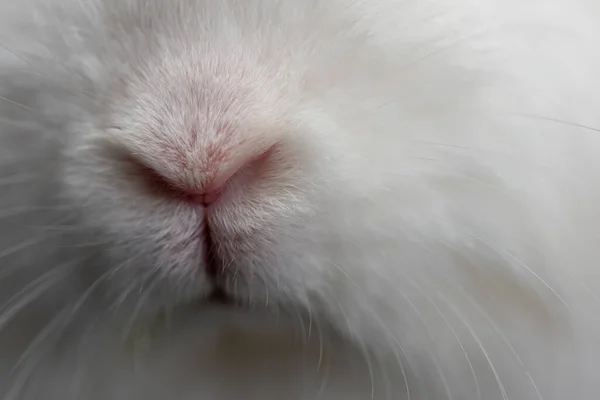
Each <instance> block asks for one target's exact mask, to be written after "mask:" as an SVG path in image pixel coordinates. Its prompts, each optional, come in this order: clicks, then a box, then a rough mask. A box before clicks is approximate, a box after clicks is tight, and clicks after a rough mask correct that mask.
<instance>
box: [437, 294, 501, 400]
mask: <svg viewBox="0 0 600 400" xmlns="http://www.w3.org/2000/svg"><path fill="white" fill-rule="evenodd" d="M436 294H437V295H438V296H439V297H441V298H442V299H443V300H444V302H445V304H446V305H447V306H448V307H450V308H451V309H452V311H454V314H455V315H456V316H457V317H458V318H459V319H460V320H461V321H462V323H463V324H464V325H465V327H466V328H467V329H468V330H469V333H470V334H471V336H472V337H473V339H475V341H476V342H477V345H478V346H479V348H480V349H481V352H482V353H483V356H484V357H485V359H486V360H487V362H488V364H489V366H490V368H491V370H492V373H493V374H494V377H495V378H496V382H497V384H498V387H499V388H500V392H501V393H502V398H503V399H504V400H508V395H507V394H506V389H505V388H504V385H503V384H502V380H501V379H500V375H499V374H498V371H497V370H496V367H495V366H494V363H493V362H492V359H491V357H490V355H489V353H488V352H487V350H486V349H485V347H484V346H483V343H482V342H481V339H480V338H479V336H478V335H477V334H476V333H475V330H474V329H473V327H472V326H471V324H470V323H469V321H467V319H466V318H465V316H464V315H463V314H462V313H461V312H460V310H458V309H457V307H455V306H454V305H453V304H452V303H451V302H450V300H449V299H448V298H447V297H446V296H444V295H443V294H442V293H441V292H440V291H437V293H436Z"/></svg>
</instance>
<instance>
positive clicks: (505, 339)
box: [458, 287, 543, 400]
mask: <svg viewBox="0 0 600 400" xmlns="http://www.w3.org/2000/svg"><path fill="white" fill-rule="evenodd" d="M458 289H459V292H460V293H461V294H462V296H463V297H464V298H465V299H467V301H469V303H471V304H472V305H473V306H474V307H475V308H476V309H477V310H478V311H479V312H480V313H481V314H482V315H483V316H484V318H485V319H486V320H487V321H488V322H489V323H490V325H492V328H494V330H495V331H496V332H497V333H498V334H499V335H500V337H501V338H502V341H504V343H505V344H506V345H507V346H508V348H509V349H510V351H511V352H512V353H513V355H514V356H515V358H516V359H517V362H518V363H519V364H521V366H522V367H523V369H524V370H525V374H526V375H527V377H528V378H529V381H530V382H531V384H532V385H533V389H534V390H535V392H536V394H537V397H538V398H539V399H540V400H543V398H542V394H541V393H540V391H539V389H538V386H537V385H536V383H535V381H534V379H533V376H531V373H530V372H529V370H528V369H527V367H526V366H525V363H524V362H523V360H522V359H521V357H520V356H519V354H518V353H517V350H516V349H515V348H514V346H513V345H512V344H511V343H510V341H509V340H508V338H507V337H506V335H505V334H504V332H502V330H501V329H500V327H499V326H498V324H496V322H495V321H494V320H493V319H492V317H491V316H490V315H489V314H488V313H487V312H486V311H485V310H484V309H483V307H482V306H481V305H479V304H478V303H477V302H476V301H475V300H474V299H473V297H471V296H470V295H468V294H467V293H466V292H465V290H464V288H462V287H459V288H458Z"/></svg>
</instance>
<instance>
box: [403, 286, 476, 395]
mask: <svg viewBox="0 0 600 400" xmlns="http://www.w3.org/2000/svg"><path fill="white" fill-rule="evenodd" d="M405 279H406V280H407V281H408V282H409V283H410V284H411V285H413V287H415V288H416V289H417V290H418V291H419V292H420V293H421V295H422V296H423V297H424V298H425V300H427V302H428V303H429V304H431V306H432V307H433V308H434V309H435V310H436V312H437V313H438V314H439V315H440V316H441V317H442V319H443V320H444V322H445V324H446V326H448V328H449V329H450V331H451V332H452V335H453V336H454V338H455V339H456V341H457V342H458V345H459V346H460V348H461V350H462V352H463V354H464V356H465V358H466V360H467V364H468V366H469V369H470V371H471V375H472V376H473V381H474V383H475V390H476V393H477V398H478V399H479V400H481V399H482V397H481V396H482V395H481V387H480V385H479V380H478V379H477V374H476V373H475V368H474V367H473V363H472V362H471V358H470V357H469V354H468V353H467V350H466V349H465V346H464V345H463V343H462V341H461V340H460V338H459V337H458V333H457V332H456V330H455V329H454V328H453V327H452V325H451V324H450V321H448V318H447V317H446V315H445V314H444V313H443V312H442V310H440V308H439V307H438V306H437V304H436V303H435V302H434V301H433V300H432V299H431V297H430V296H428V295H427V293H426V292H425V291H424V290H423V289H422V288H421V286H419V285H418V284H417V283H416V282H415V281H414V280H412V279H411V278H409V277H408V276H406V275H405Z"/></svg>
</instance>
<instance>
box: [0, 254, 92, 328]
mask: <svg viewBox="0 0 600 400" xmlns="http://www.w3.org/2000/svg"><path fill="white" fill-rule="evenodd" d="M80 261H81V260H77V261H75V262H74V261H70V262H68V263H65V264H63V265H61V266H60V267H56V268H53V269H51V270H50V271H48V272H46V273H45V274H43V275H42V276H40V277H39V278H37V279H35V280H34V281H32V282H30V283H29V284H27V285H25V286H24V287H23V288H22V289H21V290H19V291H18V292H17V293H16V294H14V295H13V296H12V297H11V298H10V299H8V300H7V301H6V303H4V305H3V306H2V307H0V331H1V330H2V329H3V328H4V327H5V326H6V324H7V323H8V322H10V320H11V319H12V318H13V317H14V316H15V315H17V314H18V313H19V311H21V310H22V309H23V308H25V307H27V306H28V305H29V304H31V303H32V302H33V301H35V300H36V299H38V298H39V297H40V296H41V295H42V294H44V293H45V292H46V291H47V290H49V289H50V288H51V287H53V286H54V285H55V284H56V283H57V282H60V281H61V280H62V279H63V278H65V277H67V276H68V275H69V273H70V272H72V270H73V269H74V268H75V267H76V266H77V265H78V264H79V262H80ZM13 303H14V304H13Z"/></svg>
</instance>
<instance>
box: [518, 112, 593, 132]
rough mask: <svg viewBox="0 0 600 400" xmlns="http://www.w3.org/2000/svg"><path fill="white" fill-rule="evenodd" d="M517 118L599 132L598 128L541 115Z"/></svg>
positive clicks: (527, 115) (522, 115) (524, 115)
mask: <svg viewBox="0 0 600 400" xmlns="http://www.w3.org/2000/svg"><path fill="white" fill-rule="evenodd" d="M517 116H519V117H523V118H530V119H536V120H540V121H546V122H553V123H556V124H561V125H565V126H571V127H574V128H581V129H584V130H588V131H592V132H600V128H594V127H593V126H588V125H583V124H578V123H576V122H570V121H565V120H562V119H559V118H553V117H546V116H543V115H533V114H517Z"/></svg>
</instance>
